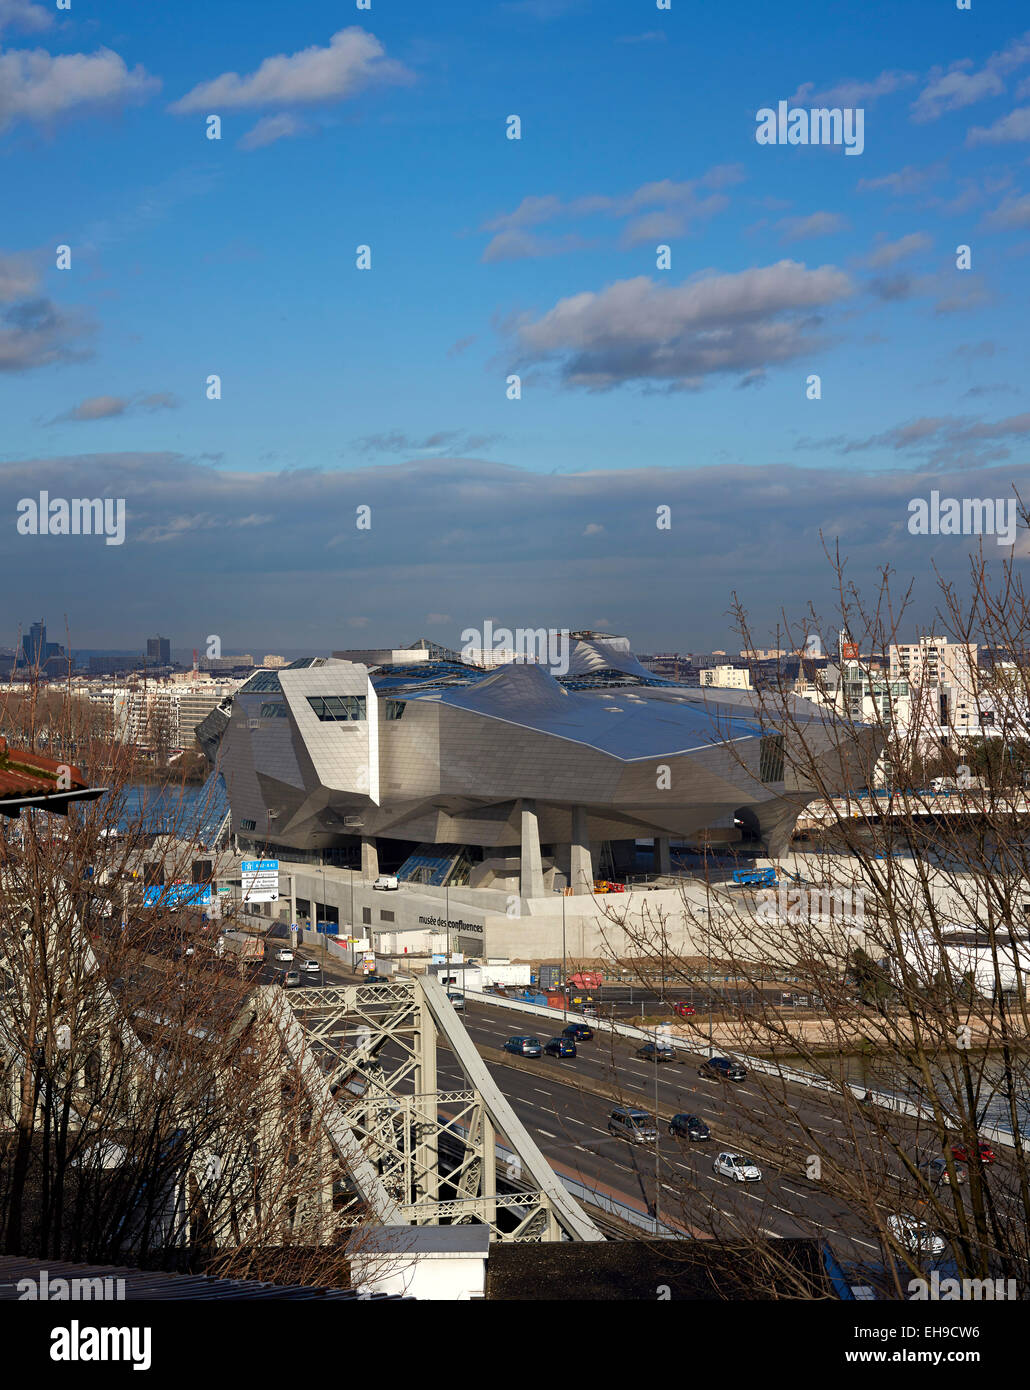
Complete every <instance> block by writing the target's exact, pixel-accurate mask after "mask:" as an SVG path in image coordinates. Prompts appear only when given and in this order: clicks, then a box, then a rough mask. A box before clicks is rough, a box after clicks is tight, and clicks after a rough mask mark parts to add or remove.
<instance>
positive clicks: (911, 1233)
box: [887, 1212, 948, 1258]
mask: <svg viewBox="0 0 1030 1390" xmlns="http://www.w3.org/2000/svg"><path fill="white" fill-rule="evenodd" d="M887 1232H888V1234H889V1235H890V1236H891V1237H892V1238H893V1239H894V1240H895V1241H896V1242H897V1244H898V1245H900V1246H901V1247H902V1248H903V1249H905V1250H908V1251H909V1252H910V1253H911V1254H913V1255H932V1256H933V1257H934V1258H936V1257H937V1256H939V1255H943V1254H944V1252H945V1250H946V1249H947V1248H948V1245H947V1241H946V1240H945V1239H944V1237H943V1236H942V1235H941V1234H940V1232H939V1231H935V1230H934V1229H933V1227H932V1226H931V1225H930V1224H929V1222H927V1221H923V1220H921V1219H920V1218H919V1217H918V1216H913V1215H912V1213H911V1212H899V1213H897V1214H895V1215H893V1216H888V1218H887Z"/></svg>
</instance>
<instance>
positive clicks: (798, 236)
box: [776, 212, 849, 241]
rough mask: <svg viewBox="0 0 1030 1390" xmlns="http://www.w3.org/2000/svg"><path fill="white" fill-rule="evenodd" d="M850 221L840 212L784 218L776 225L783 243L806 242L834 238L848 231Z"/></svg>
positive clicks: (813, 213)
mask: <svg viewBox="0 0 1030 1390" xmlns="http://www.w3.org/2000/svg"><path fill="white" fill-rule="evenodd" d="M848 226H849V223H848V219H847V218H846V217H842V216H841V214H840V213H839V212H812V213H809V214H808V216H807V217H782V218H780V220H779V222H777V223H776V230H777V231H778V232H779V233H780V240H781V241H805V240H807V239H808V238H809V237H816V236H832V235H833V234H834V233H835V232H843V231H846V230H847V228H848Z"/></svg>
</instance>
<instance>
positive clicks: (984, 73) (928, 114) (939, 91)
mask: <svg viewBox="0 0 1030 1390" xmlns="http://www.w3.org/2000/svg"><path fill="white" fill-rule="evenodd" d="M1026 62H1030V31H1028V32H1027V33H1026V34H1022V35H1021V36H1020V37H1019V38H1017V39H1013V40H1012V42H1011V43H1010V44H1008V45H1007V46H1006V47H1005V48H1003V49H1002V50H1001V51H1000V52H998V53H992V54H991V56H990V57H989V58H988V59H987V61H986V62H985V63H984V65H983V67H982V68H979V69H976V68H975V67H974V65H973V63H972V60H971V59H969V58H963V59H962V60H961V61H960V62H958V63H952V64H951V66H950V67H948V68H940V67H937V68H933V69H931V71H930V73H929V80H928V82H927V85H926V86H925V87H924V88H923V90H922V91H921V92H920V93H919V95H918V97H916V99H915V101H914V102H913V103H912V119H913V120H914V121H920V122H925V121H936V120H937V119H938V118H939V117H940V116H943V115H944V114H945V112H947V111H958V110H961V108H962V107H964V106H972V105H973V104H974V102H977V101H983V100H984V99H985V98H986V97H996V96H1000V95H1001V94H1002V93H1003V92H1004V91H1005V82H1004V78H1005V77H1006V76H1007V75H1008V74H1009V73H1010V72H1013V71H1014V70H1015V69H1016V68H1018V67H1022V65H1023V64H1024V63H1026Z"/></svg>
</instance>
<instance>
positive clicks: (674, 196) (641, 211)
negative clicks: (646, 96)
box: [482, 164, 744, 262]
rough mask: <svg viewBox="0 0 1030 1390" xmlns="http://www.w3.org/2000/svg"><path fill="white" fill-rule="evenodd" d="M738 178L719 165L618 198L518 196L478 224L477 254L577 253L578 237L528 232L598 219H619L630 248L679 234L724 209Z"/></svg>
mask: <svg viewBox="0 0 1030 1390" xmlns="http://www.w3.org/2000/svg"><path fill="white" fill-rule="evenodd" d="M743 178H744V171H743V168H742V167H741V165H739V164H720V165H716V166H715V167H714V168H712V169H709V170H708V171H707V173H705V174H702V175H701V176H700V177H699V178H696V179H687V180H676V179H655V180H652V181H650V182H648V183H644V184H641V185H640V187H639V188H635V189H633V190H632V191H631V192H629V193H626V194H620V195H614V196H613V195H610V194H606V193H588V194H584V195H582V196H581V197H578V198H570V199H568V200H564V199H562V198H559V197H558V196H557V195H556V194H554V193H547V194H543V195H539V194H537V195H531V196H529V197H526V198H523V199H522V202H521V203H519V205H518V207H516V208H514V209H513V210H512V211H511V212H505V213H501V214H499V215H498V216H496V217H492V218H490V219H489V220H488V221H486V222H484V223H483V226H482V230H483V231H486V232H493V233H494V237H493V239H492V240H491V241H490V242H489V244H488V245H487V248H486V250H485V251H484V252H483V256H482V259H483V260H484V261H488V262H489V261H502V260H521V259H526V258H529V257H536V256H555V255H561V254H562V253H563V252H566V251H577V250H581V249H582V248H583V246H584V245H586V243H585V242H583V241H582V240H581V239H580V238H579V237H578V236H575V235H573V234H571V233H570V234H568V235H567V236H563V237H540V236H537V235H535V234H533V233H532V232H531V231H530V229H531V228H534V227H541V226H543V225H544V224H546V223H549V222H557V221H571V220H574V219H579V218H584V217H595V216H604V217H608V218H611V219H614V220H617V221H623V222H625V223H626V226H625V227H624V228H623V231H622V236H621V245H622V246H624V247H633V246H638V245H640V243H641V242H644V241H650V240H652V239H653V238H662V237H673V236H681V235H683V234H684V233H685V232H687V231H689V230H690V228H691V226H693V225H694V224H696V223H697V222H700V221H703V220H706V219H708V218H711V217H714V216H715V215H716V214H717V213H720V212H722V211H724V210H725V209H726V208H727V207H728V206H729V199H728V197H727V196H726V194H725V193H724V192H723V190H724V189H726V188H729V187H732V185H734V184H736V183H739V182H740V181H741V180H742V179H743Z"/></svg>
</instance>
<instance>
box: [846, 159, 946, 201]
mask: <svg viewBox="0 0 1030 1390" xmlns="http://www.w3.org/2000/svg"><path fill="white" fill-rule="evenodd" d="M946 173H947V165H946V164H944V163H943V161H941V162H938V163H937V164H930V165H928V166H927V167H926V168H922V169H920V168H919V167H918V166H916V165H914V164H906V165H905V167H904V169H897V170H895V172H894V173H892V174H882V175H881V176H880V177H879V178H875V179H859V181H858V185H857V186H858V190H859V192H860V193H874V192H879V191H881V190H883V191H885V192H887V193H891V194H893V195H894V197H895V198H904V197H907V196H910V195H912V194H916V193H923V192H925V190H926V189H927V188H929V187H930V185H931V184H933V183H936V182H937V181H938V180H939V179H942V178H943V177H944V175H945V174H946Z"/></svg>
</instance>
